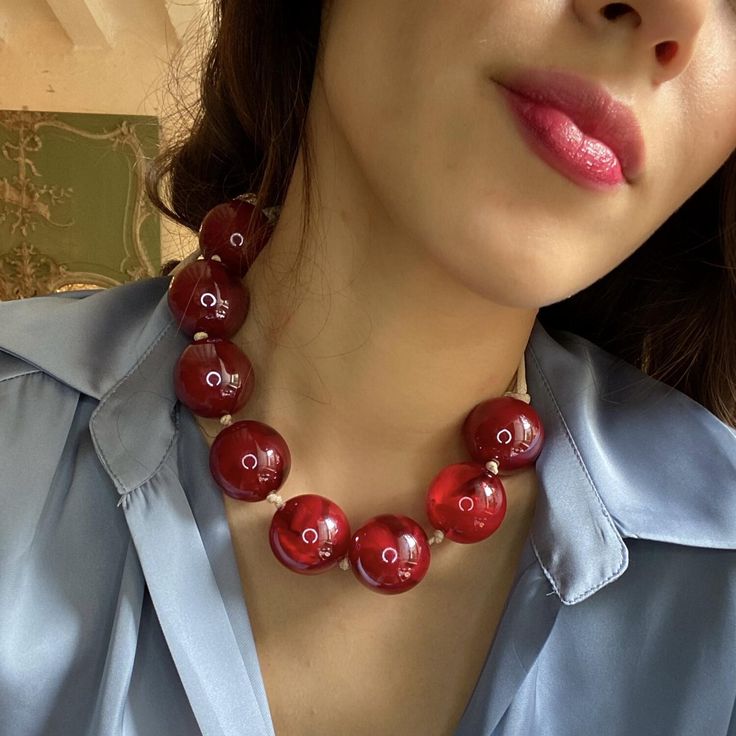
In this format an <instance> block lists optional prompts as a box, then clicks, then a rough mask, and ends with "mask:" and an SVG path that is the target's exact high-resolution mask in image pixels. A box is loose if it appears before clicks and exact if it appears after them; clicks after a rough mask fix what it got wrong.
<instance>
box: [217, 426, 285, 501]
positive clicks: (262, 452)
mask: <svg viewBox="0 0 736 736" xmlns="http://www.w3.org/2000/svg"><path fill="white" fill-rule="evenodd" d="M289 470H291V452H290V451H289V447H288V445H287V444H286V440H284V438H283V437H282V436H281V435H280V434H279V433H278V432H277V431H276V430H275V429H274V428H273V427H270V426H269V425H268V424H264V423H263V422H257V421H255V420H253V419H244V420H242V421H239V422H234V423H233V424H231V425H229V426H228V427H225V429H223V430H221V431H220V432H219V433H218V435H217V437H215V439H214V442H213V443H212V447H211V448H210V472H211V473H212V477H213V478H214V479H215V480H216V481H217V483H218V485H219V486H220V487H221V488H222V490H223V491H224V492H225V493H227V495H228V496H231V497H232V498H234V499H236V500H238V501H263V500H264V499H265V498H266V496H268V494H269V493H271V492H275V491H277V490H278V489H279V488H280V487H281V486H282V485H283V483H284V481H285V480H286V479H287V478H288V476H289Z"/></svg>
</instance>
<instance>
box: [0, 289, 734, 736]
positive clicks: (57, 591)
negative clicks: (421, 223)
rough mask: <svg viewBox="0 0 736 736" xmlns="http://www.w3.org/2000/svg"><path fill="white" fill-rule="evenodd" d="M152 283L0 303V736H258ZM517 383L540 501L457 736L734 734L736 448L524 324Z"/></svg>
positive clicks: (172, 352)
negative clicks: (526, 399) (541, 433)
mask: <svg viewBox="0 0 736 736" xmlns="http://www.w3.org/2000/svg"><path fill="white" fill-rule="evenodd" d="M170 278H171V277H170V276H165V277H155V278H149V279H145V280H142V281H136V282H132V283H128V284H125V285H122V286H118V287H114V288H111V289H107V290H96V291H84V292H67V293H63V294H54V295H50V296H42V297H34V298H31V299H24V300H19V301H10V302H5V303H2V304H0V736H169V735H171V736H274V729H273V724H272V721H271V718H270V714H269V708H268V701H267V697H266V692H265V688H264V683H263V679H262V676H261V672H260V669H259V663H258V658H257V653H256V648H255V644H254V640H253V635H252V630H251V627H250V623H249V618H248V610H247V605H246V601H245V600H244V598H243V591H242V587H241V581H240V577H239V574H238V570H237V565H236V562H235V558H234V554H233V547H232V542H231V539H230V532H229V528H228V524H227V519H226V516H225V511H224V504H223V500H222V494H221V491H220V489H219V488H218V486H217V485H216V484H215V483H214V481H213V480H212V477H211V475H210V473H209V469H208V452H209V448H208V446H207V443H206V441H205V439H204V438H203V437H202V435H201V432H200V430H199V428H198V426H197V424H196V421H195V420H194V417H193V416H192V414H191V413H190V412H189V411H188V410H187V409H186V408H185V407H183V406H182V405H181V404H180V402H178V401H177V400H176V396H175V394H174V387H173V380H172V371H173V367H174V364H175V362H176V360H177V358H178V357H179V355H180V353H181V351H182V350H183V349H184V347H186V345H188V344H189V342H190V340H189V338H188V337H186V336H185V335H184V334H182V333H181V332H179V331H178V330H177V329H176V325H175V323H174V320H173V318H172V316H171V314H170V312H169V309H168V305H167V301H166V289H167V287H168V284H169V281H170ZM526 369H527V382H528V387H529V391H530V393H531V395H532V396H533V405H534V407H535V408H536V410H537V412H538V413H539V414H540V416H541V418H542V421H543V423H544V426H545V430H546V439H545V445H544V449H543V450H542V453H541V455H540V456H539V458H538V460H537V465H536V468H537V477H538V479H539V496H538V499H537V504H536V508H535V515H534V519H533V522H532V528H531V531H530V533H529V536H528V539H527V540H526V544H525V548H524V552H523V554H522V557H521V560H520V563H519V566H518V569H517V571H516V576H515V581H514V584H513V587H512V589H511V592H510V594H509V597H508V599H507V601H506V607H505V609H504V613H503V617H502V619H501V622H500V625H499V627H498V629H497V632H496V635H495V638H494V641H493V643H492V645H491V647H490V649H489V651H488V652H487V655H486V658H485V663H484V665H483V668H482V671H481V674H480V676H479V678H478V680H477V683H476V686H475V689H474V691H473V693H472V696H471V697H470V699H469V701H468V703H467V706H466V708H465V711H464V713H463V715H462V719H461V721H460V723H459V725H458V728H457V730H456V731H455V734H454V735H453V736H591V735H594V736H736V708H735V703H736V432H734V430H732V429H731V428H730V427H729V426H727V425H726V424H725V423H723V422H722V421H720V420H719V419H718V418H716V417H715V416H714V415H713V414H711V413H710V412H709V411H708V410H706V409H705V408H704V407H702V406H701V405H700V404H698V403H697V402H695V401H693V400H692V399H690V398H689V397H687V396H686V395H684V394H682V393H680V392H678V391H676V390H674V389H672V388H670V387H668V386H666V385H665V384H662V383H660V382H658V381H655V380H653V379H651V378H649V377H648V376H646V375H645V374H644V373H642V372H641V371H639V370H637V369H636V368H634V367H633V366H631V365H629V364H627V363H624V362H623V361H621V360H619V359H617V358H615V357H614V356H612V355H610V354H609V353H607V352H605V351H603V350H601V349H600V348H598V347H597V346H595V345H594V344H592V343H590V342H589V341H587V340H585V339H583V338H581V337H578V336H576V335H574V334H572V333H569V332H565V331H559V332H555V333H554V334H551V333H548V332H547V331H546V330H545V329H544V328H543V327H542V325H541V324H540V323H539V322H538V321H537V322H536V323H535V325H534V328H533V332H532V335H531V339H530V341H529V344H528V346H527V350H526ZM246 596H247V592H246ZM340 736H343V735H340ZM344 736H350V734H345V735H344ZM377 736H398V735H393V734H391V735H383V734H381V735H377Z"/></svg>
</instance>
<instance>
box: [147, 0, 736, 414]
mask: <svg viewBox="0 0 736 736" xmlns="http://www.w3.org/2000/svg"><path fill="white" fill-rule="evenodd" d="M321 8H322V6H321V3H320V2H319V0H304V1H303V2H299V3H290V2H284V0H250V1H248V2H246V1H245V0H237V1H236V0H216V2H215V4H214V8H213V13H214V18H213V22H214V26H213V27H214V37H213V42H212V44H211V45H210V46H209V50H208V51H207V55H206V58H205V59H204V65H203V75H202V79H201V85H200V96H199V99H197V101H196V104H195V108H194V115H193V122H192V125H191V129H190V130H188V131H187V133H186V136H185V137H184V138H183V139H182V140H180V141H179V142H176V143H174V144H172V145H171V146H170V147H169V148H168V149H166V150H164V151H163V152H162V154H161V155H160V156H159V157H158V158H157V159H156V160H155V161H154V163H153V165H152V167H151V168H150V169H149V171H148V174H147V187H148V194H149V197H150V198H151V200H152V201H153V203H154V204H155V205H156V206H157V207H158V208H159V209H160V210H161V211H162V212H163V213H164V214H165V215H167V216H169V217H171V218H173V219H174V220H176V221H177V222H179V223H181V224H183V225H186V226H187V227H189V228H191V229H192V230H195V231H196V230H198V229H199V225H200V223H201V221H202V218H203V217H204V215H205V214H206V213H207V211H208V210H209V209H210V208H211V207H214V206H215V205H216V204H218V203H220V202H222V201H224V200H226V199H231V198H234V197H236V196H238V195H242V194H244V193H254V194H255V195H256V200H255V201H254V203H255V204H256V206H257V207H260V208H261V209H264V208H267V207H272V206H278V205H280V204H281V203H282V201H283V198H284V196H285V194H286V188H287V186H288V183H289V180H290V178H291V175H292V172H293V168H294V164H295V161H296V155H297V152H298V149H299V146H300V145H303V147H304V164H305V172H304V173H305V199H304V212H303V218H302V221H303V228H302V242H303V240H304V232H306V230H307V228H308V226H309V222H308V219H309V212H310V178H309V163H310V160H311V149H310V141H309V140H308V136H306V135H305V129H304V123H305V118H306V112H307V108H308V104H309V96H310V93H311V86H312V79H313V76H314V70H315V67H316V64H317V58H318V53H319V40H320V25H321ZM164 186H166V187H167V192H166V194H164V192H163V191H162V190H163V189H164ZM165 199H167V201H168V204H167V202H165V201H164V200H165ZM301 253H302V251H301V250H300V254H301ZM177 262H178V261H171V262H169V263H167V264H166V265H165V266H164V268H163V269H162V271H161V273H162V275H165V274H166V273H168V272H169V271H170V270H171V269H172V268H173V267H174V266H175V265H176V263H177ZM539 320H540V322H541V323H542V325H543V326H544V327H545V329H548V330H568V331H569V332H572V333H575V334H577V335H580V336H582V337H584V338H586V339H588V340H590V341H591V342H594V343H595V344H597V345H599V346H600V347H602V348H604V349H605V350H607V351H609V352H610V353H612V354H614V355H616V356H617V357H619V358H620V359H622V360H625V361H627V362H629V363H631V364H632V365H635V366H636V367H637V368H639V369H640V370H642V371H643V372H644V373H646V374H648V375H650V376H652V377H653V378H656V379H657V380H660V381H662V382H664V383H666V384H668V385H670V386H672V387H674V388H676V389H678V390H680V391H682V392H683V393H685V394H687V395H688V396H690V397H691V398H692V399H694V400H695V401H697V402H699V403H700V404H702V405H703V406H705V407H706V408H707V409H709V410H710V411H711V412H712V413H713V414H715V415H716V416H717V417H719V418H720V419H721V420H723V421H724V422H726V423H727V424H729V425H731V426H736V401H735V398H736V153H734V155H732V156H731V157H730V158H729V160H728V161H727V162H726V163H725V164H724V165H723V166H722V167H721V168H720V169H719V170H718V171H717V172H716V173H715V174H714V175H713V176H712V177H711V178H710V179H709V180H708V181H707V182H706V183H705V184H704V185H703V186H702V187H701V188H700V189H699V190H698V191H697V192H695V193H694V194H693V195H692V196H691V197H690V198H689V199H688V200H687V201H686V202H685V203H684V204H683V205H682V206H681V207H680V208H679V209H678V210H677V211H676V212H675V213H674V214H673V215H672V216H671V217H670V218H669V219H668V220H667V221H666V222H665V223H664V224H663V225H662V226H661V227H660V228H659V229H658V230H657V231H656V232H655V233H654V234H653V235H652V236H651V237H650V238H649V239H648V240H647V241H646V242H645V243H644V244H643V245H642V246H640V247H639V248H638V249H637V250H636V251H635V252H634V253H633V254H632V255H631V256H630V257H629V258H627V259H626V260H625V261H624V262H623V263H621V264H619V266H617V267H616V268H615V269H613V270H612V271H611V272H610V273H608V274H607V275H606V276H604V277H603V278H602V279H600V280H598V281H597V282H595V283H594V284H592V285H591V286H589V287H588V288H586V289H584V290H583V291H581V292H579V293H577V294H575V295H574V296H572V297H570V298H569V299H565V300H563V301H561V302H558V303H556V304H553V305H550V306H547V307H543V308H541V309H540V311H539Z"/></svg>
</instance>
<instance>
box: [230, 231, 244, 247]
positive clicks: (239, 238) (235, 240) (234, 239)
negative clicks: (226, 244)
mask: <svg viewBox="0 0 736 736" xmlns="http://www.w3.org/2000/svg"><path fill="white" fill-rule="evenodd" d="M243 243H245V238H244V237H243V234H242V233H233V234H232V235H231V236H230V245H234V246H235V247H236V248H241V247H242V245H243Z"/></svg>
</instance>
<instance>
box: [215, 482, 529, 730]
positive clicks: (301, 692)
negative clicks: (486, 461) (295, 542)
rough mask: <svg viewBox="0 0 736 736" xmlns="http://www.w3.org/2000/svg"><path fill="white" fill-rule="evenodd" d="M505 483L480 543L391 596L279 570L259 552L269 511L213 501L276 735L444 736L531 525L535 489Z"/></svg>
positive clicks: (340, 574) (437, 559) (471, 680)
mask: <svg viewBox="0 0 736 736" xmlns="http://www.w3.org/2000/svg"><path fill="white" fill-rule="evenodd" d="M514 480H515V481H516V483H514V482H511V479H510V482H507V483H506V485H507V491H508V495H509V509H508V511H507V516H506V518H505V519H504V522H503V523H502V525H501V527H499V529H498V530H497V531H496V532H495V534H494V535H493V536H492V537H491V538H489V539H487V540H485V541H484V542H482V543H479V544H475V545H458V544H453V543H450V542H447V541H445V542H443V543H442V544H440V545H439V546H438V547H436V548H435V551H434V552H433V557H432V563H431V566H430V571H429V573H428V574H427V576H426V577H425V579H424V580H422V582H421V583H420V584H419V585H418V586H417V587H416V588H414V589H413V590H411V591H409V592H407V593H403V594H401V595H396V596H386V595H380V594H377V593H374V592H372V591H369V590H367V589H365V588H363V586H361V585H360V584H359V583H358V582H357V581H356V580H355V579H354V578H353V573H352V572H350V571H343V570H340V569H339V568H336V569H333V570H331V571H329V572H327V573H325V574H323V575H315V576H305V575H297V574H295V573H293V572H291V571H289V570H287V569H286V568H284V567H283V566H281V565H280V563H278V562H277V561H276V559H275V558H274V557H273V555H272V553H271V550H270V547H269V545H268V539H267V529H268V525H269V523H270V518H271V514H272V507H271V505H270V504H244V503H240V502H237V501H233V500H232V499H230V498H229V497H224V498H225V506H226V510H227V516H228V523H229V525H230V530H231V537H232V540H233V549H234V553H235V558H236V562H237V565H238V570H239V573H240V578H241V583H242V587H243V595H244V598H245V601H246V605H247V608H248V613H249V617H250V621H251V626H252V629H253V635H254V639H255V642H256V650H257V654H258V660H259V664H260V668H261V674H262V676H263V680H264V685H265V689H266V694H267V698H268V703H269V709H270V711H271V718H272V720H273V723H274V728H275V731H276V736H312V735H314V736H316V735H317V734H320V735H321V736H332V735H333V734H334V735H335V736H338V735H340V736H341V735H342V734H351V736H369V735H370V736H375V735H376V734H394V733H396V734H398V733H401V734H402V735H404V736H414V735H416V736H419V735H420V734H421V735H422V736H452V734H453V733H454V731H455V729H456V728H457V724H458V722H459V721H460V718H461V716H462V713H463V711H464V709H465V706H466V705H467V702H468V700H469V699H470V697H471V695H472V692H473V689H474V687H475V684H476V682H477V680H478V677H479V675H480V672H481V669H482V667H483V664H484V662H485V659H486V656H487V654H488V650H489V648H490V647H491V644H492V642H493V639H494V636H495V633H496V630H497V627H498V623H499V621H500V619H501V616H502V614H503V610H504V607H505V604H506V600H507V598H508V594H509V591H510V589H511V586H512V583H513V578H514V574H515V572H516V568H517V565H518V560H519V557H520V555H521V551H522V548H523V543H524V541H525V540H526V536H527V533H528V531H529V527H530V525H531V520H532V516H533V507H534V498H535V491H536V485H535V480H536V479H535V477H534V476H532V475H528V476H527V477H526V478H525V479H518V480H517V479H514ZM512 494H513V495H512Z"/></svg>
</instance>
